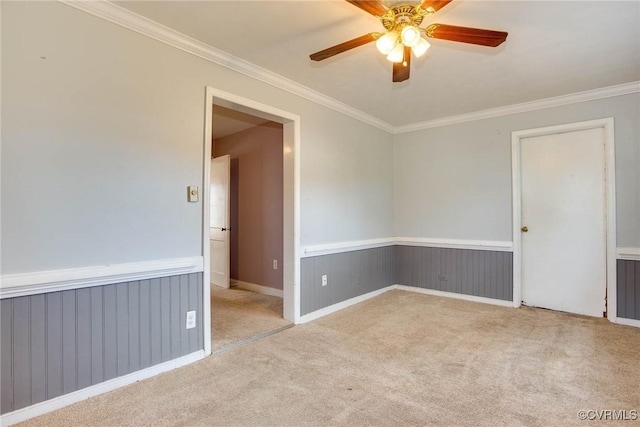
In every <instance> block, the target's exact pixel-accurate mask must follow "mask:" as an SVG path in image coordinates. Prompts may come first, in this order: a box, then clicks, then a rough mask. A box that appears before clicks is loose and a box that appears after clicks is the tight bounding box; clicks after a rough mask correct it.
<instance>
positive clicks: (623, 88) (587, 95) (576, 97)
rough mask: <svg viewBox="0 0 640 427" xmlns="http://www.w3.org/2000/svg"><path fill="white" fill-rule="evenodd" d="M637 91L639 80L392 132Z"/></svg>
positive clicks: (486, 117)
mask: <svg viewBox="0 0 640 427" xmlns="http://www.w3.org/2000/svg"><path fill="white" fill-rule="evenodd" d="M638 92H640V81H635V82H631V83H624V84H620V85H615V86H608V87H603V88H600V89H593V90H587V91H584V92H576V93H571V94H568V95H561V96H555V97H553V98H546V99H540V100H537V101H531V102H523V103H522V104H513V105H505V106H504V107H498V108H491V109H488V110H482V111H476V112H473V113H468V114H460V115H457V116H449V117H443V118H440V119H435V120H428V121H425V122H419V123H411V124H408V125H402V126H396V127H395V129H394V133H395V134H400V133H407V132H415V131H418V130H424V129H430V128H435V127H440V126H447V125H454V124H458V123H464V122H470V121H474V120H482V119H490V118H493V117H501V116H507V115H510V114H518V113H526V112H529V111H536V110H543V109H545V108H552V107H560V106H563V105H570V104H577V103H579V102H586V101H593V100H596V99H603V98H610V97H613V96H620V95H629V94H631V93H638Z"/></svg>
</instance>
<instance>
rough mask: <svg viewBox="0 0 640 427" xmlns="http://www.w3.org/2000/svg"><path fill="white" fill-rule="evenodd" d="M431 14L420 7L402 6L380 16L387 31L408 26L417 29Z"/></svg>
mask: <svg viewBox="0 0 640 427" xmlns="http://www.w3.org/2000/svg"><path fill="white" fill-rule="evenodd" d="M431 13H433V12H431ZM431 13H430V12H429V11H428V10H425V9H422V8H421V7H420V6H411V5H402V6H397V7H394V8H392V9H389V10H388V11H387V13H385V14H384V15H382V16H380V21H381V22H382V26H383V27H384V28H385V29H386V30H387V31H393V30H401V29H402V27H404V26H406V25H413V26H414V27H417V26H418V25H420V24H421V23H422V20H423V19H424V17H425V16H427V15H431Z"/></svg>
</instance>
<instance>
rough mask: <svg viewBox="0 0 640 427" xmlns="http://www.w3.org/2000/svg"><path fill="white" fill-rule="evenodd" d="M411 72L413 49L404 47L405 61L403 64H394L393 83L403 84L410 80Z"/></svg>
mask: <svg viewBox="0 0 640 427" xmlns="http://www.w3.org/2000/svg"><path fill="white" fill-rule="evenodd" d="M410 71H411V48H410V47H407V46H405V47H404V59H403V60H402V62H394V63H393V82H394V83H398V82H403V81H405V80H408V79H409V73H410Z"/></svg>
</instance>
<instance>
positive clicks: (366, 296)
mask: <svg viewBox="0 0 640 427" xmlns="http://www.w3.org/2000/svg"><path fill="white" fill-rule="evenodd" d="M392 289H394V286H393V285H391V286H387V287H386V288H382V289H378V290H376V291H372V292H369V293H366V294H364V295H360V296H357V297H353V298H350V299H348V300H346V301H342V302H339V303H337V304H333V305H330V306H328V307H324V308H321V309H320V310H316V311H313V312H311V313H309V314H305V315H304V316H300V317H299V318H298V320H297V321H296V324H300V323H307V322H310V321H312V320H316V319H319V318H321V317H324V316H326V315H328V314H331V313H335V312H336V311H340V310H342V309H345V308H347V307H351V306H352V305H355V304H358V303H361V302H363V301H366V300H368V299H371V298H373V297H377V296H378V295H381V294H383V293H385V292H388V291H390V290H392Z"/></svg>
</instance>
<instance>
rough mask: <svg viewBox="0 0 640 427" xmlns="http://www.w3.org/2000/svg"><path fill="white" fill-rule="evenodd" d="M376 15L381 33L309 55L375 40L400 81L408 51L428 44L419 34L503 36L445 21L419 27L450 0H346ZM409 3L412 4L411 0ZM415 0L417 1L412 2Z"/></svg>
mask: <svg viewBox="0 0 640 427" xmlns="http://www.w3.org/2000/svg"><path fill="white" fill-rule="evenodd" d="M347 1H348V2H349V3H351V4H353V5H355V6H357V7H359V8H360V9H362V10H364V11H365V12H368V13H370V14H372V15H373V16H375V17H377V18H378V19H380V22H382V25H383V26H384V28H385V30H386V31H385V32H384V33H378V32H374V33H369V34H365V35H363V36H360V37H356V38H355V39H352V40H349V41H346V42H344V43H340V44H338V45H335V46H332V47H330V48H327V49H324V50H321V51H319V52H316V53H313V54H311V55H309V57H310V58H311V59H312V60H314V61H322V60H323V59H327V58H330V57H332V56H334V55H337V54H339V53H342V52H346V51H348V50H350V49H353V48H355V47H358V46H362V45H364V44H367V43H370V42H372V41H375V42H376V47H377V48H378V50H379V51H380V52H381V53H382V54H384V55H387V59H388V60H389V61H391V62H393V81H394V82H402V81H405V80H407V79H408V78H409V71H410V64H411V53H413V54H414V55H415V56H416V57H420V56H422V55H423V54H424V53H425V52H426V51H427V49H429V47H430V46H431V45H430V44H429V42H428V41H427V40H426V39H425V38H423V37H422V35H421V34H422V33H424V35H425V36H426V37H429V38H434V39H442V40H451V41H456V42H461V43H471V44H476V45H481V46H489V47H496V46H499V45H500V44H501V43H502V42H504V41H505V40H506V39H507V35H508V33H506V32H504V31H493V30H482V29H479V28H469V27H458V26H455V25H446V24H431V25H429V26H428V27H426V28H420V27H419V26H420V24H421V23H422V20H423V19H424V17H425V16H429V15H432V14H434V13H436V12H437V11H438V10H440V9H442V8H443V7H444V6H446V5H447V4H449V3H450V2H451V1H452V0H420V1H417V2H416V1H415V0H414V1H413V2H412V1H411V0H406V1H400V2H398V1H396V2H393V3H400V4H399V5H397V6H393V7H389V8H387V7H386V6H385V5H384V4H383V3H382V1H381V0H347ZM412 3H413V4H412ZM416 3H417V4H416Z"/></svg>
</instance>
